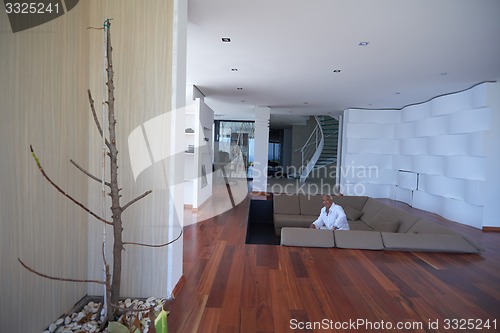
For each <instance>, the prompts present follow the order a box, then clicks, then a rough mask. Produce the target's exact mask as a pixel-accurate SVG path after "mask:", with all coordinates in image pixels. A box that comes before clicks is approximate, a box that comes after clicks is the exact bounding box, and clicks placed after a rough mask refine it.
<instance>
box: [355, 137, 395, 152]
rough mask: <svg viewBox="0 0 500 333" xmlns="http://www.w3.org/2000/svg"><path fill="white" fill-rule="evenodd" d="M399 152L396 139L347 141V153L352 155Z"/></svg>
mask: <svg viewBox="0 0 500 333" xmlns="http://www.w3.org/2000/svg"><path fill="white" fill-rule="evenodd" d="M398 152H399V142H398V140H394V139H357V138H348V139H347V153H351V154H385V155H393V154H397V153H398Z"/></svg>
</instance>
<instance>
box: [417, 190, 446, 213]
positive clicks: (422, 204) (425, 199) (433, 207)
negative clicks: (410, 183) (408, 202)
mask: <svg viewBox="0 0 500 333" xmlns="http://www.w3.org/2000/svg"><path fill="white" fill-rule="evenodd" d="M413 207H415V208H418V209H422V210H426V211H428V212H433V213H436V214H439V215H442V213H441V210H442V207H443V203H442V197H440V196H436V195H432V194H429V193H425V192H423V191H419V190H417V191H413Z"/></svg>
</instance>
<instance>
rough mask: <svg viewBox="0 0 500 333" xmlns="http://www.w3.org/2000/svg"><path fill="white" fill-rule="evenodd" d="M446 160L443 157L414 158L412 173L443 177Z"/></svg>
mask: <svg viewBox="0 0 500 333" xmlns="http://www.w3.org/2000/svg"><path fill="white" fill-rule="evenodd" d="M445 167H446V160H445V157H443V156H432V155H422V156H414V158H413V171H414V172H418V173H427V174H430V175H443V174H444V172H445Z"/></svg>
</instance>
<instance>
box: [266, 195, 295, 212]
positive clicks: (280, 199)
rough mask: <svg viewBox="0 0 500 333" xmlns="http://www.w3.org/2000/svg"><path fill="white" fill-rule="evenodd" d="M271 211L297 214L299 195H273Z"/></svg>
mask: <svg viewBox="0 0 500 333" xmlns="http://www.w3.org/2000/svg"><path fill="white" fill-rule="evenodd" d="M273 212H274V213H275V214H291V215H299V214H300V206H299V197H298V196H297V195H295V194H294V195H290V194H275V195H273Z"/></svg>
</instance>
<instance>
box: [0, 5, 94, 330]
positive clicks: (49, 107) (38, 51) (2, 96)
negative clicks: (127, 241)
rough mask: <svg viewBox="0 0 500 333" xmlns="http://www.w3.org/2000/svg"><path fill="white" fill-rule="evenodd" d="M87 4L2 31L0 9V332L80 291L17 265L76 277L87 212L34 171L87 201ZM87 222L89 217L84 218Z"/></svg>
mask: <svg viewBox="0 0 500 333" xmlns="http://www.w3.org/2000/svg"><path fill="white" fill-rule="evenodd" d="M88 18H89V15H88V3H86V1H81V2H80V4H79V5H78V6H76V7H75V8H74V9H73V10H71V11H69V12H68V13H67V14H65V15H63V16H61V17H59V18H57V19H56V20H53V21H50V22H47V23H45V24H43V25H41V26H38V27H35V28H33V29H30V30H26V31H22V32H18V33H12V30H11V28H10V26H9V20H8V18H7V14H6V13H5V11H4V10H1V11H0V45H1V46H0V73H1V74H0V101H1V103H0V155H1V157H0V170H1V176H0V225H1V231H0V253H1V255H0V295H1V297H0V331H2V332H42V331H43V330H44V329H45V328H46V327H47V325H48V324H49V323H50V321H51V320H54V319H56V318H58V317H59V316H60V315H61V314H62V313H63V311H66V310H68V308H70V307H71V306H73V304H74V303H75V302H76V301H78V300H79V299H80V298H81V297H83V296H84V295H85V293H86V286H85V285H84V284H75V283H69V282H59V281H52V280H48V279H44V278H41V277H39V276H36V275H35V274H33V273H31V272H29V271H27V270H25V269H24V268H22V267H21V265H20V264H19V263H18V261H17V258H21V259H22V260H23V261H24V262H25V263H26V264H28V265H29V266H31V267H33V268H35V269H37V270H39V271H41V272H42V273H45V274H50V275H54V276H62V277H71V278H82V279H84V278H86V272H87V266H86V264H87V251H86V250H87V228H88V221H87V220H88V218H87V216H88V215H87V213H86V212H84V211H83V210H82V209H81V208H79V207H77V206H76V205H74V204H73V203H71V202H70V201H69V200H68V199H66V198H64V197H63V196H62V194H60V193H59V192H57V191H56V190H55V189H54V188H53V187H52V186H51V185H50V184H49V183H48V182H47V181H46V180H45V179H44V178H43V176H42V175H41V173H40V172H39V170H38V168H37V166H36V164H35V162H34V160H33V158H32V157H31V154H30V150H29V145H30V144H32V145H33V148H34V149H35V151H36V154H37V155H38V158H39V159H40V162H41V163H42V166H43V168H44V169H45V171H46V173H47V175H49V177H51V178H52V179H53V181H54V182H56V183H57V184H58V185H59V186H60V187H61V188H63V189H64V190H65V191H67V193H69V194H71V195H72V196H73V197H75V198H77V199H78V200H81V201H82V202H83V203H86V201H87V193H88V190H87V184H88V178H87V176H85V175H84V174H82V173H81V172H80V171H78V170H77V169H76V168H74V167H73V166H72V165H71V164H70V162H69V160H70V159H74V160H75V161H77V162H78V163H79V164H81V165H84V166H86V165H88V157H87V149H88V148H87V141H88V136H89V134H88V124H89V122H88V121H89V118H88V116H89V111H88V104H87V99H86V95H85V92H86V89H87V87H88V60H89V52H88V41H89V34H88V31H87V30H86V28H87V26H88ZM93 223H95V221H94V222H93Z"/></svg>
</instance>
